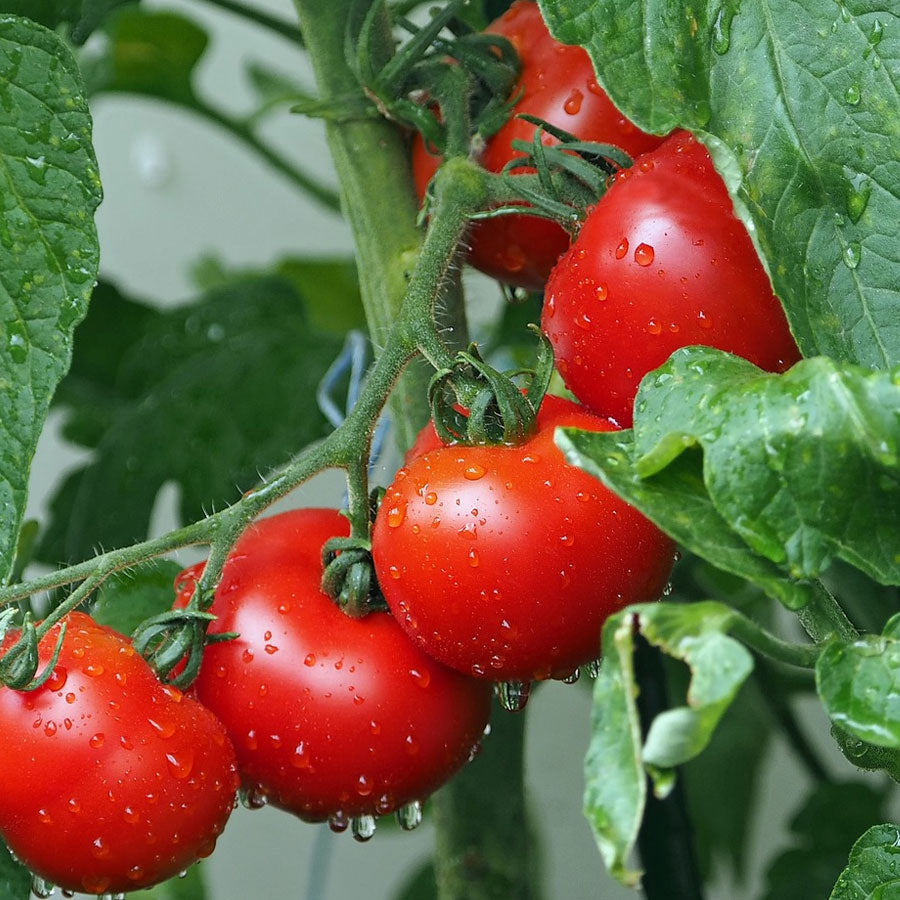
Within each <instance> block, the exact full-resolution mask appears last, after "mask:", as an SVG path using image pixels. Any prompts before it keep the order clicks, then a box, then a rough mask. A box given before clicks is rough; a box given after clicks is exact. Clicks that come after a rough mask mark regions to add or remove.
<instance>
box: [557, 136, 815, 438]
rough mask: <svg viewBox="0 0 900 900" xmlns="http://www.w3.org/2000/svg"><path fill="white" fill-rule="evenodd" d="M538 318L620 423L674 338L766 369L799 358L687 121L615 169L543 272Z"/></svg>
mask: <svg viewBox="0 0 900 900" xmlns="http://www.w3.org/2000/svg"><path fill="white" fill-rule="evenodd" d="M542 327H543V329H544V332H545V333H546V334H547V336H548V337H549V338H550V342H551V344H552V345H553V349H554V353H555V356H556V362H557V367H558V369H559V371H560V373H561V374H562V376H563V379H564V380H565V382H566V386H567V387H568V388H569V389H570V390H571V391H572V392H573V393H574V394H575V396H576V397H578V399H579V400H580V401H581V402H582V403H584V404H585V405H586V406H588V407H590V408H591V409H592V410H594V411H595V412H596V413H598V414H599V415H605V416H611V417H612V418H613V419H615V420H616V421H617V422H618V423H619V424H620V425H623V426H625V427H627V426H629V425H631V421H632V404H633V402H634V397H635V394H636V393H637V389H638V385H639V384H640V381H641V379H642V378H643V377H644V375H646V374H647V373H648V372H650V371H652V370H653V369H655V368H657V367H658V366H660V365H662V364H663V363H664V362H665V361H666V359H667V358H668V357H669V356H670V355H671V354H672V353H673V352H674V351H675V350H677V349H678V348H679V347H686V346H690V345H692V344H703V345H706V346H711V347H717V348H718V349H720V350H727V351H729V352H730V353H734V354H736V355H738V356H743V357H744V358H745V359H748V360H750V362H752V363H755V364H756V365H758V366H760V367H761V368H763V369H766V370H768V371H772V372H781V371H784V370H785V369H787V368H789V367H790V366H791V365H792V364H793V363H795V362H796V361H797V360H798V359H799V358H800V353H799V351H798V349H797V345H796V344H795V342H794V338H793V336H792V335H791V332H790V329H789V327H788V323H787V319H786V318H785V315H784V310H783V309H782V307H781V304H780V303H779V301H778V298H777V297H776V296H775V295H774V293H773V292H772V286H771V284H770V283H769V277H768V275H767V274H766V272H765V269H763V266H762V263H761V262H760V261H759V257H758V256H757V254H756V250H755V249H754V247H753V244H752V242H751V240H750V237H749V235H748V234H747V230H746V228H745V227H744V225H743V224H742V223H741V222H740V221H739V220H738V219H737V217H736V216H735V215H734V208H733V205H732V202H731V198H730V197H729V195H728V191H727V190H726V188H725V184H724V182H723V181H722V178H721V177H720V176H719V174H718V173H717V172H716V170H715V168H714V167H713V164H712V160H711V159H710V156H709V153H708V152H707V150H706V148H705V147H704V146H703V145H702V144H701V143H700V142H699V141H697V140H696V139H695V138H694V137H693V136H691V135H689V134H687V133H686V132H680V133H678V134H675V135H673V136H672V137H670V138H669V139H668V141H666V143H665V144H663V145H662V146H661V147H660V148H659V149H658V150H655V151H653V152H651V153H647V154H645V155H644V156H641V157H639V158H638V160H637V161H636V162H635V164H634V166H632V167H631V168H630V169H624V170H622V171H621V172H620V173H619V174H618V175H617V176H616V178H615V180H614V182H613V184H612V186H611V187H610V189H609V190H608V191H607V192H606V193H605V194H604V195H603V196H602V197H601V198H600V200H599V201H598V203H597V205H596V206H595V207H594V209H593V210H592V211H591V213H590V214H589V215H588V218H587V220H586V221H585V223H584V225H583V226H582V228H581V231H580V232H579V234H578V237H577V239H576V240H575V242H574V243H573V244H572V246H571V248H569V250H568V251H567V252H566V254H565V255H564V256H563V257H562V258H561V259H560V261H559V263H558V264H557V265H556V267H555V268H554V270H553V272H552V273H551V275H550V279H549V281H548V282H547V289H546V293H545V302H544V310H543V315H542Z"/></svg>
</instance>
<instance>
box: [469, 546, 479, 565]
mask: <svg viewBox="0 0 900 900" xmlns="http://www.w3.org/2000/svg"><path fill="white" fill-rule="evenodd" d="M480 562H481V560H480V559H479V557H478V551H477V550H476V549H475V548H474V547H473V548H472V549H471V550H470V551H469V565H470V566H471V567H472V568H473V569H477V568H478V565H479V563H480Z"/></svg>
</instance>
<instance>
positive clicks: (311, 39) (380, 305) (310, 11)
mask: <svg viewBox="0 0 900 900" xmlns="http://www.w3.org/2000/svg"><path fill="white" fill-rule="evenodd" d="M294 5H295V7H296V9H297V13H298V15H299V17H300V28H301V31H302V32H303V37H304V39H305V41H306V46H307V49H308V51H309V56H310V60H311V61H312V65H313V69H314V71H315V75H316V82H317V85H318V90H319V96H320V98H321V99H322V101H324V102H326V103H327V102H328V101H329V100H336V99H338V98H347V97H352V96H356V97H358V98H364V92H363V89H362V88H361V86H360V85H359V83H358V82H357V80H356V77H355V75H354V74H353V72H352V71H351V70H350V68H349V66H348V65H347V61H346V58H345V53H344V40H345V28H346V24H347V21H348V20H349V18H350V14H351V8H352V6H353V4H352V3H351V2H349V0H334V2H329V3H323V2H322V0H294ZM391 49H392V48H391V37H390V33H389V31H388V29H387V27H386V25H385V26H384V28H383V47H382V51H383V54H384V56H385V58H387V56H388V55H389V53H390V52H391ZM326 130H327V135H328V145H329V148H330V150H331V155H332V159H333V161H334V165H335V169H336V170H337V174H338V179H339V181H340V192H341V205H342V207H343V210H344V214H345V215H346V217H347V219H348V221H349V222H350V227H351V228H352V230H353V238H354V241H355V242H356V248H357V263H358V266H359V282H360V288H361V292H362V300H363V305H364V307H365V310H366V319H367V321H368V323H369V331H370V334H371V337H372V342H373V344H374V345H375V347H376V349H377V350H380V349H381V348H382V347H383V346H384V345H385V343H386V341H387V336H388V334H389V332H390V330H391V326H392V325H393V323H394V321H395V319H396V318H397V315H398V313H399V311H400V306H401V304H402V301H403V297H404V295H405V294H406V289H407V286H408V283H409V279H410V276H411V273H412V271H413V267H414V265H415V261H416V257H417V256H418V253H419V250H420V248H421V245H422V232H421V229H420V228H419V227H418V226H417V224H416V217H417V215H418V208H417V204H416V197H415V192H414V191H413V186H412V176H411V174H410V169H409V161H408V152H407V149H406V145H405V142H404V139H403V136H402V135H401V134H400V132H399V131H398V130H397V129H396V128H395V127H394V126H393V125H391V124H390V123H389V122H387V121H386V120H384V119H373V118H368V117H366V118H360V119H357V120H352V119H351V120H342V121H339V122H332V121H328V122H326ZM429 377H430V373H429V372H428V369H427V367H426V366H424V365H421V364H418V365H413V366H410V368H409V370H408V371H407V372H406V374H405V375H404V377H403V378H402V379H401V380H400V382H399V383H398V385H397V387H396V389H395V391H394V395H393V397H392V399H391V411H392V414H393V418H394V423H395V437H396V440H397V443H398V445H399V446H400V447H401V448H405V447H407V446H409V444H411V443H412V441H413V440H414V438H415V435H416V433H417V432H418V429H419V428H421V427H422V425H423V424H424V423H425V422H426V421H427V418H428V407H427V404H426V403H425V387H426V385H427V382H428V378H429Z"/></svg>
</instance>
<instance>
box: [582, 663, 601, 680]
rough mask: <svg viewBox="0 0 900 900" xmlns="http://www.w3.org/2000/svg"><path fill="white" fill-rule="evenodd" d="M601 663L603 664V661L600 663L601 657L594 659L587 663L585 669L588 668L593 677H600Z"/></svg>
mask: <svg viewBox="0 0 900 900" xmlns="http://www.w3.org/2000/svg"><path fill="white" fill-rule="evenodd" d="M600 665H601V663H600V660H599V659H592V660H591V661H590V662H589V663H588V664H587V666H585V669H586V670H587V673H588V675H589V676H590V677H591V678H597V677H599V675H600Z"/></svg>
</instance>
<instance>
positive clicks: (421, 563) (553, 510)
mask: <svg viewBox="0 0 900 900" xmlns="http://www.w3.org/2000/svg"><path fill="white" fill-rule="evenodd" d="M545 402H546V401H545ZM550 406H551V409H549V410H548V414H547V415H546V417H545V421H546V425H545V427H544V429H543V430H541V431H539V432H538V433H537V434H536V436H535V437H533V438H531V439H530V440H529V441H527V442H525V443H524V444H521V445H519V446H516V447H503V446H493V447H464V446H450V447H439V448H438V449H433V450H430V451H429V452H426V453H425V454H424V455H422V456H419V457H417V458H415V459H411V460H408V462H407V464H406V465H405V466H404V468H402V469H401V470H400V471H399V472H398V473H397V476H396V478H395V480H394V482H393V484H392V485H391V486H390V487H389V488H388V491H387V493H386V495H385V497H384V500H383V502H382V505H381V508H380V510H379V512H378V516H377V518H376V520H375V527H374V532H373V538H372V540H373V558H374V561H375V570H376V573H377V575H378V580H379V583H380V584H381V587H382V590H383V592H384V595H385V598H386V599H387V602H388V605H389V606H390V608H391V611H392V612H393V613H394V615H395V617H396V618H397V620H398V621H399V622H400V624H401V625H402V626H403V627H404V628H405V629H406V631H407V633H408V634H409V636H410V637H411V638H412V639H413V640H414V641H415V642H416V643H417V644H419V646H421V647H422V649H423V650H425V651H426V652H427V653H429V654H431V655H432V656H434V657H435V658H436V659H439V660H440V661H441V662H443V663H446V664H447V665H448V666H452V667H453V668H455V669H458V670H459V671H461V672H465V673H467V674H471V675H475V676H477V677H481V678H485V679H493V680H497V681H506V680H510V681H529V680H532V679H542V678H549V677H564V676H566V675H568V674H570V673H571V672H572V671H573V670H574V669H575V668H577V667H578V666H580V665H582V664H584V663H587V662H589V661H590V660H593V659H595V658H596V657H597V656H599V654H600V632H601V629H602V627H603V623H604V622H605V621H606V619H607V617H608V616H609V615H610V614H611V613H613V612H615V611H617V610H619V609H621V608H622V607H623V606H626V605H628V604H630V603H641V602H647V601H652V600H655V599H656V598H657V597H659V595H660V593H661V592H662V589H663V587H664V585H665V583H666V580H667V578H668V576H669V572H670V570H671V566H672V558H673V553H674V546H673V544H672V542H671V541H670V540H669V539H668V538H667V537H666V536H665V535H663V534H662V532H660V531H659V530H658V529H657V528H656V527H655V526H654V525H652V524H651V523H650V522H649V521H648V520H647V519H645V518H644V517H643V516H642V515H641V514H640V513H638V512H637V510H635V509H633V508H632V507H630V506H628V505H627V504H626V503H625V502H624V501H622V500H620V499H619V498H618V497H616V496H615V495H614V494H612V493H611V492H610V491H608V490H606V488H604V487H603V485H601V484H600V482H599V481H597V480H596V479H594V478H592V477H591V476H590V475H588V474H587V473H586V472H583V471H582V470H580V469H577V468H575V467H573V466H570V465H568V464H567V463H566V461H565V458H564V457H563V454H562V452H561V451H560V450H559V449H558V448H557V447H556V445H555V444H554V443H553V432H554V427H555V426H556V425H572V426H576V427H579V428H584V429H588V430H591V431H610V430H613V428H614V426H612V425H611V424H610V423H609V422H607V421H606V420H603V419H599V418H597V417H596V416H593V415H591V414H589V413H587V412H585V411H584V410H583V409H582V408H581V407H579V406H578V405H577V404H574V403H571V402H569V401H565V400H559V399H558V398H553V402H552V403H551V404H550ZM422 446H425V440H424V439H423V442H422Z"/></svg>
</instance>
